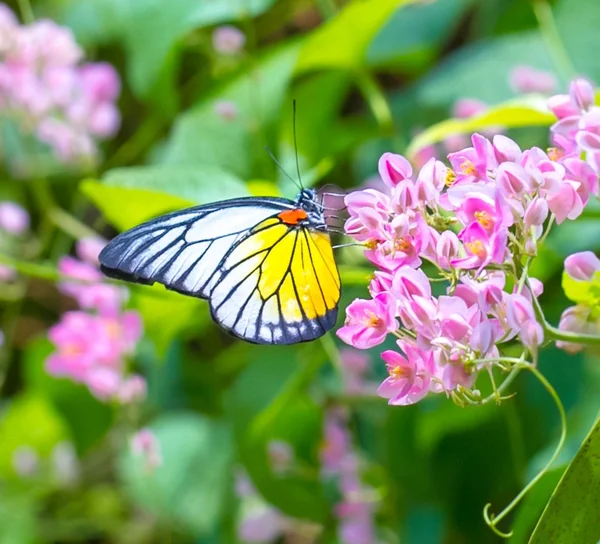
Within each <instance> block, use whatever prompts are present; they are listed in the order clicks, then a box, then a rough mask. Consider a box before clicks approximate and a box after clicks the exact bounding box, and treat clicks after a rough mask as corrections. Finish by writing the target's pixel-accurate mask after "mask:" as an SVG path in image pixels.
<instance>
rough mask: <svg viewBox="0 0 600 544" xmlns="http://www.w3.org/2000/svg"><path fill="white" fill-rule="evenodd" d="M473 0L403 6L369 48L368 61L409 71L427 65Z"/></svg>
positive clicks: (440, 0) (452, 31)
mask: <svg viewBox="0 0 600 544" xmlns="http://www.w3.org/2000/svg"><path fill="white" fill-rule="evenodd" d="M472 3H473V0H438V1H437V2H432V3H415V4H413V5H407V6H405V7H401V8H400V9H398V10H397V11H396V12H394V14H393V15H392V16H391V17H390V19H389V21H388V22H387V23H386V24H385V25H384V26H383V28H382V29H381V32H379V33H378V34H377V36H376V37H375V38H374V39H373V41H372V42H371V44H370V46H369V48H368V51H367V64H368V65H369V66H375V67H390V68H396V69H398V70H401V71H402V72H404V73H406V72H409V71H414V70H418V69H422V68H424V67H425V66H426V65H427V63H429V62H431V60H432V59H433V58H434V57H435V55H436V54H437V53H438V52H439V50H440V48H441V47H442V46H443V45H444V43H445V42H446V41H447V40H448V39H449V38H450V37H451V36H452V35H453V34H454V32H455V31H456V26H457V24H458V23H459V22H460V19H461V18H462V16H463V14H464V13H465V10H466V8H468V7H469V6H470V5H471V4H472Z"/></svg>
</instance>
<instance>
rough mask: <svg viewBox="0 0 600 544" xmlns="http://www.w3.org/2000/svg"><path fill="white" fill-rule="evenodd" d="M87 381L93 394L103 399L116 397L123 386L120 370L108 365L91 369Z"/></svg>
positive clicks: (87, 374)
mask: <svg viewBox="0 0 600 544" xmlns="http://www.w3.org/2000/svg"><path fill="white" fill-rule="evenodd" d="M85 381H86V383H87V386H88V387H89V389H90V392H91V393H92V395H94V396H95V397H96V398H97V399H99V400H102V401H107V400H110V399H112V398H113V397H115V396H116V395H117V393H118V392H119V390H120V389H121V387H122V385H121V374H120V372H119V371H117V370H115V369H114V368H109V367H107V366H96V367H94V368H91V369H89V371H88V372H87V373H86V376H85Z"/></svg>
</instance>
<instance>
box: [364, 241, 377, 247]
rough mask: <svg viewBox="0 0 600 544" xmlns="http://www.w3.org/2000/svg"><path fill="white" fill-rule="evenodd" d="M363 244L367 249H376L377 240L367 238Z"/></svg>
mask: <svg viewBox="0 0 600 544" xmlns="http://www.w3.org/2000/svg"><path fill="white" fill-rule="evenodd" d="M363 246H365V247H366V248H367V249H377V240H375V239H372V240H367V241H366V242H363Z"/></svg>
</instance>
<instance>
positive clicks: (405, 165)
mask: <svg viewBox="0 0 600 544" xmlns="http://www.w3.org/2000/svg"><path fill="white" fill-rule="evenodd" d="M379 175H380V176H381V179H382V180H383V182H384V183H385V184H386V185H389V186H390V187H395V186H396V185H397V184H398V183H400V182H401V181H402V180H404V179H407V178H410V176H412V166H411V165H410V163H409V162H408V161H407V160H406V159H405V158H404V157H402V156H401V155H395V154H394V153H384V154H383V155H382V156H381V158H380V159H379Z"/></svg>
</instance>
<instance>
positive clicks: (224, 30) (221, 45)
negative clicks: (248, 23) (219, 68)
mask: <svg viewBox="0 0 600 544" xmlns="http://www.w3.org/2000/svg"><path fill="white" fill-rule="evenodd" d="M212 42H213V47H214V48H215V51H216V52H217V53H220V54H221V55H235V54H237V53H239V52H240V51H241V50H242V49H243V48H244V45H245V43H246V35H245V34H244V33H243V32H242V31H241V30H239V29H237V28H236V27H234V26H230V25H223V26H219V27H217V28H216V29H215V31H214V32H213V35H212Z"/></svg>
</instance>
